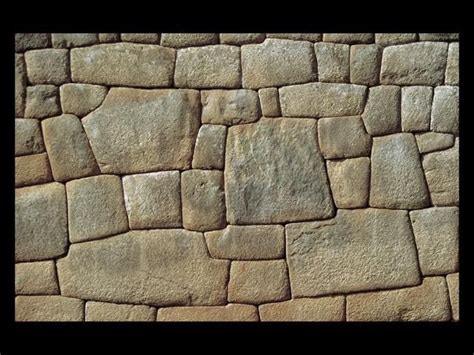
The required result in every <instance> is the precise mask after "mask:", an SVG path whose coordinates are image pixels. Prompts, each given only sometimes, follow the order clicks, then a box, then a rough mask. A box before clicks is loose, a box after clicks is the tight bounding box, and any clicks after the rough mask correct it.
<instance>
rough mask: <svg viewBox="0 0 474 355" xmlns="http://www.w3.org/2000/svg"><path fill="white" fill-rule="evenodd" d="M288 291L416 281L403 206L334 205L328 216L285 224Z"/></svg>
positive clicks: (298, 293) (311, 292)
mask: <svg viewBox="0 0 474 355" xmlns="http://www.w3.org/2000/svg"><path fill="white" fill-rule="evenodd" d="M285 228H286V238H287V245H286V250H287V258H288V266H289V270H290V280H291V289H292V295H293V297H313V296H319V295H325V294H334V293H350V292H356V291H362V290H375V289H376V290H378V289H384V288H396V287H403V286H410V285H416V284H418V283H419V282H420V275H419V271H418V262H417V256H416V246H415V242H414V237H413V234H412V232H411V228H410V220H409V218H408V213H407V212H406V211H390V210H380V209H372V208H369V209H363V210H342V209H341V210H338V212H337V215H336V217H335V218H334V219H332V220H328V221H320V222H304V223H292V224H288V225H286V227H285Z"/></svg>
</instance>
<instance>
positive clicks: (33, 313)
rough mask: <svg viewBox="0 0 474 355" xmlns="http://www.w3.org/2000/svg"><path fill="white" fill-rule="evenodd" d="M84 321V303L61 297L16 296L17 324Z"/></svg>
mask: <svg viewBox="0 0 474 355" xmlns="http://www.w3.org/2000/svg"><path fill="white" fill-rule="evenodd" d="M82 320H84V301H82V300H78V299H75V298H69V297H62V296H17V297H16V298H15V321H17V322H64V321H67V322H71V321H76V322H77V321H82Z"/></svg>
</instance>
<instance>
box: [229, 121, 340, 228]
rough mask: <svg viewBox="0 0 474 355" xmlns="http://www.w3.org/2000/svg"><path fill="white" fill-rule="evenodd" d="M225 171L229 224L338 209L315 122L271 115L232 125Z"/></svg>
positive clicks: (326, 214) (300, 217)
mask: <svg viewBox="0 0 474 355" xmlns="http://www.w3.org/2000/svg"><path fill="white" fill-rule="evenodd" d="M257 143H258V144H257ZM224 171H225V193H226V204H227V221H228V222H229V223H230V224H265V223H267V224H271V223H284V222H291V221H298V220H308V219H323V218H329V217H331V216H332V215H333V213H334V206H333V202H332V199H331V195H330V191H329V186H328V179H327V175H326V169H325V166H324V161H323V158H322V156H321V153H320V151H319V147H318V142H317V132H316V121H315V120H309V119H291V118H270V119H261V120H260V121H259V122H257V123H251V124H247V125H241V126H233V127H230V128H229V132H228V137H227V146H226V159H225V170H224Z"/></svg>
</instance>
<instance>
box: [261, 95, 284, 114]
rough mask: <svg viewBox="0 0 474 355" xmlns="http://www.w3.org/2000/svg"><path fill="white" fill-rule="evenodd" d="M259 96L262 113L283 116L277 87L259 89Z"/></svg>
mask: <svg viewBox="0 0 474 355" xmlns="http://www.w3.org/2000/svg"><path fill="white" fill-rule="evenodd" d="M258 97H259V99H260V107H261V109H262V115H263V116H266V117H279V116H281V110H280V100H279V98H278V89H277V88H265V89H260V90H258Z"/></svg>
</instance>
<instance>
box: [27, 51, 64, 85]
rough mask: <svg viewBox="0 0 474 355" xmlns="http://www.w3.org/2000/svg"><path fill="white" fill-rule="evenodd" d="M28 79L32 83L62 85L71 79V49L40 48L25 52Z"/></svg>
mask: <svg viewBox="0 0 474 355" xmlns="http://www.w3.org/2000/svg"><path fill="white" fill-rule="evenodd" d="M25 61H26V68H27V70H28V80H29V81H30V83H31V84H33V85H36V84H54V85H61V84H64V83H66V82H68V81H69V51H68V50H67V49H38V50H34V51H28V52H26V53H25Z"/></svg>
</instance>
